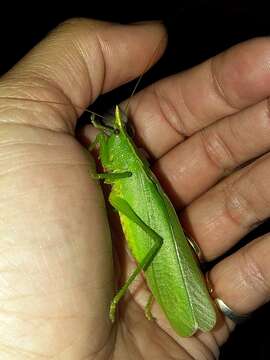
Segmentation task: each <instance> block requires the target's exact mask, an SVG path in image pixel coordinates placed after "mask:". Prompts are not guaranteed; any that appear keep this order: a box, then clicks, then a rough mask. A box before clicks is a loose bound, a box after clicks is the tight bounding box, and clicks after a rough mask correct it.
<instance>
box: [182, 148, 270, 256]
mask: <svg viewBox="0 0 270 360" xmlns="http://www.w3.org/2000/svg"><path fill="white" fill-rule="evenodd" d="M269 169H270V155H269V154H267V155H265V156H264V157H262V158H260V159H258V160H257V161H256V162H254V163H252V164H250V165H249V166H247V167H245V168H243V169H241V170H239V171H237V172H236V173H234V174H233V175H231V176H230V177H228V178H226V179H225V180H223V181H222V182H220V183H219V184H218V185H216V186H215V187H214V188H212V189H211V190H210V191H208V192H207V193H205V194H204V195H203V196H201V197H200V198H198V199H197V200H195V201H194V202H193V203H191V204H190V205H189V206H188V207H187V208H186V209H185V211H184V212H183V216H182V223H183V226H184V227H185V228H186V229H187V232H190V233H191V236H192V237H193V238H194V239H195V240H196V241H197V242H198V244H199V246H200V247H201V249H202V252H203V255H204V257H205V258H206V259H207V260H210V259H213V258H215V257H217V256H219V255H221V254H223V253H224V252H225V251H227V250H228V249H230V248H231V247H232V246H233V245H234V244H236V243H237V242H238V241H239V240H240V239H241V238H242V237H244V236H245V235H246V234H248V233H249V232H250V231H251V230H252V229H254V228H255V227H256V226H258V225H259V224H260V223H261V222H263V221H264V220H265V219H267V218H268V217H269V215H270V210H269V203H270V190H269V186H268V183H269V181H268V179H269V176H270V170H269Z"/></svg>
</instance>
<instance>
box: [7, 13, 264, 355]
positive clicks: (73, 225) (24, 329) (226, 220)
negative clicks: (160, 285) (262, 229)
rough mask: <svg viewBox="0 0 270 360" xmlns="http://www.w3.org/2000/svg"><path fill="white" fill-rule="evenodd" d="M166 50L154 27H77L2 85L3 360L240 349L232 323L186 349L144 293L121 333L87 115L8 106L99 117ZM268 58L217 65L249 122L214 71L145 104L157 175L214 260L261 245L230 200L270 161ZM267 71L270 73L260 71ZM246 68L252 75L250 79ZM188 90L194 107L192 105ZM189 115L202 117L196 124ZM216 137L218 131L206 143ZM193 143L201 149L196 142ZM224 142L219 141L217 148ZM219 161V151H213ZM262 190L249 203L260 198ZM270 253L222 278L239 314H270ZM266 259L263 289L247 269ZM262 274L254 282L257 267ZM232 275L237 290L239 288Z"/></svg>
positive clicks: (220, 286)
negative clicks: (107, 99) (113, 316)
mask: <svg viewBox="0 0 270 360" xmlns="http://www.w3.org/2000/svg"><path fill="white" fill-rule="evenodd" d="M163 36H164V30H163V29H162V27H161V26H159V25H153V24H152V25H150V24H148V25H140V26H139V25H134V26H130V27H126V26H118V25H110V24H105V23H102V22H96V21H84V20H83V21H71V22H69V23H66V24H65V25H64V26H61V27H60V28H59V29H58V30H56V31H55V32H53V33H51V34H50V35H49V37H48V39H46V40H45V41H44V42H42V43H41V44H40V45H39V46H38V47H36V48H35V49H34V50H33V51H32V52H31V53H30V54H29V55H28V56H27V57H26V58H25V59H23V60H22V61H21V62H20V63H19V64H17V65H16V67H14V69H12V70H11V71H10V72H9V73H7V74H6V75H5V76H4V77H2V79H1V83H0V97H2V98H3V100H1V103H0V109H1V112H0V119H1V122H2V124H1V137H0V138H1V145H2V151H1V155H2V157H1V160H2V164H1V165H2V166H1V168H2V171H3V174H2V178H1V204H2V207H1V223H2V226H1V230H2V231H1V236H2V239H1V245H2V252H3V254H4V256H2V259H1V260H0V266H1V267H2V277H1V280H2V281H1V289H2V292H1V293H2V323H3V324H5V326H4V327H2V332H1V339H2V350H1V351H2V353H3V356H5V358H7V359H8V358H20V359H29V358H33V359H39V358H42V357H44V356H47V357H55V358H57V359H78V358H88V359H92V358H93V359H97V358H100V359H103V358H104V359H107V358H109V357H113V356H114V358H115V359H122V358H123V359H124V358H128V357H129V358H131V357H132V356H133V358H134V359H136V358H138V357H139V356H140V354H144V355H145V356H148V357H149V358H155V357H157V356H159V357H162V358H170V357H172V356H178V357H179V356H182V357H183V358H187V359H188V358H190V356H194V357H195V358H197V359H200V358H202V357H203V356H206V357H208V358H211V356H212V355H211V354H212V353H214V354H217V352H218V346H217V344H219V345H220V344H222V343H223V342H224V341H225V340H226V338H227V336H228V333H229V330H228V326H231V323H230V322H225V321H223V319H221V320H220V322H219V324H218V326H217V328H216V329H215V330H214V332H213V333H212V334H197V335H196V336H195V337H193V338H190V339H179V338H177V339H176V338H174V336H175V335H174V334H173V333H172V332H171V331H170V330H168V328H167V324H165V323H163V322H159V323H153V322H149V321H148V320H146V319H145V318H144V313H143V311H142V310H141V308H140V307H139V306H138V305H137V303H136V301H137V300H138V303H139V302H140V300H141V297H142V296H141V295H140V292H139V293H136V296H134V298H132V299H129V301H128V302H127V301H124V302H123V304H124V305H125V308H124V311H122V312H121V313H120V319H119V322H118V323H117V324H116V325H115V326H112V324H111V323H110V322H109V319H108V306H109V303H110V301H111V299H112V296H113V290H114V286H113V284H114V274H113V262H112V250H111V240H110V229H109V225H108V221H107V217H106V209H105V205H104V201H103V196H102V192H101V189H100V188H99V187H98V186H97V184H96V182H95V181H93V180H92V179H91V178H90V177H89V168H90V169H92V170H93V169H94V161H93V160H92V158H91V156H90V155H88V154H87V153H86V152H85V151H84V149H83V147H82V146H81V145H80V143H79V142H78V141H77V140H76V139H75V138H74V135H75V134H74V128H75V124H76V119H77V117H78V115H79V114H80V113H79V110H78V108H77V107H75V106H74V107H73V111H71V107H68V106H67V107H65V106H56V105H52V104H49V103H45V102H42V103H37V102H27V101H19V100H7V99H6V100H5V97H12V96H13V97H21V98H33V99H35V100H42V101H46V100H49V101H58V102H62V103H67V102H70V103H72V104H75V105H78V106H79V107H80V108H85V107H86V106H87V105H88V104H89V103H90V102H93V101H94V100H95V99H96V98H97V96H98V95H99V94H101V93H103V92H105V91H109V90H110V89H112V88H114V87H117V86H119V85H120V84H122V83H123V82H126V81H128V80H131V79H132V78H134V77H136V76H138V75H139V74H140V72H141V71H143V70H144V68H145V66H146V65H147V61H148V59H149V58H150V57H151V55H152V54H153V51H154V49H155V47H156V45H157V43H158V42H159V40H160V39H162V38H163ZM268 48H269V45H268V40H256V41H252V42H251V43H250V44H243V45H241V46H240V47H239V48H238V50H233V51H232V52H231V53H230V52H228V53H227V55H225V56H224V55H223V56H222V57H220V58H218V60H215V61H216V63H215V66H216V67H217V68H216V74H219V76H221V79H223V78H224V80H222V81H221V82H222V84H223V82H224V84H225V85H224V87H223V89H224V91H225V89H226V92H225V93H226V96H229V99H230V101H231V102H232V103H233V104H234V106H239V111H237V112H236V111H235V109H234V108H233V107H231V106H229V105H227V104H226V103H225V102H224V99H223V98H222V97H221V96H220V93H219V92H218V91H216V89H218V88H217V87H215V86H213V84H214V82H213V81H212V78H211V77H210V74H211V73H210V72H209V70H210V69H211V67H210V66H209V63H206V64H203V65H201V66H200V67H197V68H196V69H193V70H190V71H188V72H185V73H183V74H180V75H179V76H177V77H175V78H169V79H165V80H163V81H162V82H160V83H159V84H157V85H155V86H154V87H150V88H149V89H147V90H145V91H144V92H142V93H140V94H138V95H137V96H136V97H134V98H133V99H132V102H131V107H130V110H131V116H132V118H133V121H134V124H135V127H136V133H137V140H138V142H140V143H141V145H143V146H144V147H145V148H146V149H147V150H148V152H149V153H151V155H152V156H153V157H154V158H156V163H155V164H154V165H153V169H154V171H155V172H156V173H157V174H158V175H159V176H160V179H161V181H162V183H163V185H164V187H166V190H168V191H170V188H171V189H173V190H172V191H171V192H170V194H171V198H172V199H173V201H174V204H175V206H176V207H177V208H178V209H180V208H182V207H183V205H185V206H186V208H185V210H184V212H183V215H182V219H183V223H184V224H185V226H186V228H187V229H188V230H189V231H190V232H191V233H192V235H193V237H194V238H195V239H196V240H197V242H198V243H199V245H200V246H201V247H202V250H203V253H204V256H205V257H206V259H213V258H214V257H215V256H218V255H219V254H221V253H222V252H224V251H225V250H226V249H228V248H229V247H230V246H232V245H233V244H234V243H235V242H236V241H238V240H239V239H240V237H242V236H243V235H244V234H245V233H246V232H247V231H249V228H248V226H247V225H245V226H242V225H241V224H242V223H243V221H242V220H243V219H246V218H248V219H250V221H251V220H252V216H251V215H252V214H249V216H246V217H245V213H243V211H242V212H241V211H240V212H239V215H238V216H236V215H237V209H240V210H241V209H242V208H241V206H240V205H241V203H239V204H240V205H239V207H237V206H235V207H232V209H234V210H235V212H234V213H233V214H236V215H235V219H236V221H234V222H233V221H232V220H231V219H234V217H233V216H232V214H231V212H228V211H227V212H226V211H225V210H224V209H225V208H224V202H225V201H224V198H222V194H226V195H227V196H226V199H230V198H231V199H237V196H239V193H240V194H241V195H242V192H241V191H240V190H242V191H243V189H242V187H241V186H243V185H242V182H243V181H247V180H244V178H243V177H241V175H238V174H239V173H238V172H237V171H236V166H238V165H239V164H240V163H244V162H245V161H246V160H245V159H251V158H253V157H254V156H259V155H260V154H262V153H264V152H265V151H267V116H266V114H267V112H266V110H265V108H264V106H265V104H266V101H265V100H264V99H265V98H266V97H267V90H268V89H267V79H268V78H267V76H269V75H268V72H267V67H266V63H267V60H268V55H269V50H268ZM255 50H256V51H255ZM247 54H248V55H247ZM142 55H144V56H142ZM246 56H247V57H248V59H249V63H248V64H247V65H246V67H244V66H243V64H242V61H243V60H242V59H246ZM156 57H158V54H156ZM134 58H136V61H134ZM252 59H253V61H252ZM258 63H263V64H265V67H263V66H260V67H259V68H257V66H256V65H257V64H258ZM239 67H241V74H240V75H239V76H238V77H237V69H239ZM251 69H252V71H251ZM233 70H234V72H233ZM256 70H257V73H256ZM224 73H225V74H227V73H229V75H228V76H225V75H222V74H224ZM232 73H233V74H232ZM251 73H252V76H251V75H250V74H251ZM236 77H237V79H236ZM202 88H203V89H204V91H202ZM169 89H171V90H169ZM180 89H181V90H182V94H184V98H185V101H184V102H183V101H181V96H179V91H180ZM174 91H176V92H177V94H178V95H176V93H175V92H174ZM203 93H204V94H205V96H204V97H203V96H202V94H203ZM161 94H162V96H160V95H161ZM196 94H199V95H200V96H196ZM182 99H183V98H182ZM179 100H180V101H179ZM195 100H196V101H195ZM168 102H169V103H171V104H172V105H173V106H172V107H171V109H172V108H173V109H176V113H174V112H172V111H169V109H168V108H167V107H166V108H165V109H166V111H164V106H166V104H168ZM256 103H257V105H255V104H256ZM188 104H189V105H188ZM253 104H254V105H253ZM251 105H253V106H251ZM250 106H251V107H250ZM256 106H257V108H254V109H253V107H256ZM161 109H163V111H162V112H161V111H160V110H161ZM188 109H192V114H193V115H191V112H189V111H188ZM76 111H77V113H76ZM250 111H253V112H252V113H251V114H253V113H254V114H255V113H256V114H257V116H258V118H259V120H260V121H258V123H255V122H254V121H253V122H252V120H253V118H252V116H251V115H250V114H249V112H250ZM165 114H166V118H165V117H164V115H165ZM179 114H181V116H180V117H179V116H178V115H179ZM254 114H253V115H254ZM226 116H228V117H227V118H226ZM232 118H233V119H235V123H236V124H238V126H239V128H238V129H239V136H244V138H243V139H242V138H241V139H242V140H241V141H242V146H243V148H242V147H241V156H240V157H239V158H238V157H236V155H235V153H236V152H237V150H239V149H238V148H237V147H236V146H237V142H236V141H235V140H234V139H235V138H234V137H233V136H232V135H231V134H230V133H229V129H230V128H229V125H228V124H231V125H232V120H230V119H232ZM179 119H181V121H180V120H179ZM219 119H222V120H221V121H218V120H219ZM192 121H193V123H192ZM210 123H211V124H212V125H211V126H212V127H210V128H209V129H207V130H206V129H205V130H203V131H201V129H204V128H205V127H206V125H209V124H210ZM192 124H193V125H192ZM222 124H223V125H222ZM251 125H252V130H253V131H252V134H254V135H253V136H254V139H255V140H257V142H256V141H255V140H254V142H253V143H251V144H254V145H252V147H251V146H250V148H249V147H248V145H249V143H248V141H246V143H245V144H243V143H244V141H243V140H244V139H246V138H247V137H250V136H252V134H251V132H250V130H249V129H250V127H251ZM242 126H244V127H243V128H242ZM254 127H256V129H254ZM174 129H176V130H177V131H176V130H174ZM224 129H225V130H224ZM232 129H233V128H232ZM195 130H196V131H198V132H197V133H196V134H194V133H195ZM240 130H241V133H240ZM244 130H245V131H244ZM217 131H219V132H220V134H219V136H220V137H221V136H223V135H224V137H225V136H227V137H226V138H225V139H226V141H227V142H228V145H227V146H228V148H226V149H230V150H228V151H229V153H230V154H231V153H232V155H233V156H232V157H226V154H227V152H226V151H225V152H224V151H223V147H222V142H219V139H221V138H220V137H217V135H216V133H217ZM260 131H261V133H260ZM242 132H244V134H243V135H242ZM161 133H162V134H163V135H162V138H161V137H160V134H161ZM183 134H184V135H185V136H189V138H188V139H184V137H183V136H182V135H183ZM193 134H194V135H193ZM259 134H261V137H262V138H261V140H260V141H258V137H259ZM85 135H90V136H91V135H92V129H89V128H88V129H85ZM205 139H210V140H209V142H207V141H204V140H205ZM211 139H214V140H215V139H216V140H215V142H214V141H213V142H210V141H211ZM222 139H223V138H222ZM229 139H231V140H230V141H229ZM262 139H264V141H265V142H264V145H262V142H263V141H262ZM183 140H185V141H183ZM233 141H234V142H233ZM227 142H226V144H227ZM203 144H204V145H203ZM205 144H213V145H211V146H210V145H208V147H207V146H205ZM215 144H216V145H215ZM219 144H221V145H220V146H219ZM244 145H246V147H247V148H245V147H244ZM202 146H203V147H202ZM205 147H206V149H210V150H211V149H212V151H203V150H201V149H204V148H205ZM190 149H192V150H191V152H190ZM245 149H246V150H245ZM244 150H245V151H244ZM189 153H191V154H192V161H191V158H190V156H188V154H189ZM209 154H210V155H212V157H211V156H210V157H209ZM223 154H224V155H223ZM237 156H238V154H237ZM209 158H210V159H211V160H210V161H209ZM232 159H233V160H234V162H232ZM230 161H231V162H230ZM266 161H267V157H264V159H263V160H261V162H258V164H257V165H256V163H255V164H254V165H253V168H254V169H253V170H252V171H251V170H248V169H249V168H244V169H242V170H240V171H246V172H247V174H248V176H247V178H249V177H250V176H253V177H254V178H255V179H254V183H255V184H257V182H260V186H261V184H264V181H265V177H266V171H267V166H266V165H265V162H266ZM263 164H264V165H263ZM249 167H250V165H249ZM224 168H225V169H226V170H228V169H229V170H230V172H231V173H234V174H233V175H230V177H228V178H226V180H224V182H223V183H222V182H221V183H220V184H219V185H217V186H215V184H216V182H217V180H220V179H221V178H222V176H223V175H224V174H225V172H224ZM262 168H263V169H265V173H262ZM171 169H173V170H174V171H170V170H171ZM204 169H207V171H206V170H204ZM207 172H208V173H207ZM252 174H253V175H252ZM194 175H196V176H194ZM233 179H236V180H237V182H234V181H232V180H233ZM255 180H256V181H255ZM226 182H227V183H226ZM222 184H224V185H223V187H222ZM226 184H228V186H227V185H226ZM232 184H234V187H233V186H232ZM235 184H238V187H237V186H236V185H235ZM168 185H169V186H168ZM218 186H219V187H220V186H221V187H222V188H221V189H220V188H218ZM226 186H227V187H226ZM224 188H225V190H226V191H225V190H224ZM210 189H211V191H210ZM228 189H229V190H228ZM238 189H239V190H238ZM251 190H252V189H251ZM251 190H250V191H248V192H247V195H252V194H253V193H252V191H251ZM265 190H267V188H266V189H265ZM230 191H231V192H230ZM230 194H232V196H231V197H229V195H230ZM266 194H267V193H266ZM253 195H254V194H253ZM242 196H243V195H242ZM195 199H196V200H195ZM241 199H242V197H241ZM229 203H230V202H228V204H229ZM231 203H233V204H234V203H235V202H233V201H231ZM253 203H254V207H255V209H259V211H260V216H261V218H262V219H263V218H264V217H266V215H262V214H261V211H262V210H264V211H265V212H267V208H266V206H265V204H264V203H263V204H262V202H261V200H260V199H257V198H253ZM222 206H223V207H222ZM218 210H219V211H218ZM222 210H224V211H222ZM265 212H264V213H263V214H265ZM240 215H242V216H240ZM246 215H248V212H247V213H246ZM238 219H239V221H238V222H237V220H238ZM230 221H231V222H230ZM251 222H252V221H251ZM249 226H250V225H249ZM225 227H226V230H228V231H226V232H225V231H224V228H225ZM228 234H229V235H230V236H228ZM221 240H222V244H221ZM266 241H267V239H264V240H259V241H257V242H256V243H254V244H253V245H251V246H249V247H248V248H247V250H244V249H243V250H242V251H245V253H246V254H251V256H250V255H248V256H246V255H244V256H243V254H242V255H241V253H240V255H234V257H232V258H229V259H226V260H224V261H222V262H221V263H220V264H218V265H217V266H216V267H215V268H214V269H213V271H212V272H211V280H212V282H213V284H214V287H215V290H216V292H217V294H218V295H219V297H221V298H222V299H223V300H224V301H225V302H226V303H227V304H228V305H230V306H231V307H232V308H233V309H234V310H235V311H238V312H247V311H252V310H254V309H255V308H256V307H258V306H260V305H261V304H262V303H263V302H264V301H266V300H267V293H266V292H265V293H263V292H261V293H259V294H258V293H255V291H254V290H253V289H252V287H251V285H250V284H258V286H259V285H261V284H264V283H266V281H265V282H263V281H261V279H264V278H265V279H267V277H266V275H267V273H266V272H267V261H266V260H267V259H266V256H264V257H263V255H262V254H265V253H266V250H265V248H266ZM258 252H259V256H260V259H261V260H264V261H263V264H265V265H264V266H262V267H261V269H262V271H261V272H260V275H261V276H260V277H256V276H255V277H254V275H256V274H257V273H256V272H248V273H247V274H246V273H245V267H241V266H239V259H242V258H243V259H247V263H246V264H247V265H249V261H250V262H251V265H253V264H254V262H252V260H253V261H254V257H253V256H252V254H254V253H255V254H256V253H258ZM235 257H236V258H235ZM255 260H256V259H255ZM242 261H243V263H244V260H242ZM240 264H241V263H240ZM256 264H257V263H256ZM260 264H261V263H260ZM247 265H245V266H247ZM236 267H237V271H236ZM128 268H129V266H127V269H128ZM248 269H253V268H252V267H249V266H248ZM256 269H257V268H255V270H256ZM243 274H246V276H244V275H243ZM230 275H233V276H234V277H235V278H233V279H231V278H230ZM262 275H264V277H263V276H262ZM243 279H244V280H245V281H243ZM236 280H238V282H237V281H236ZM255 280H257V282H256V281H255ZM239 284H240V285H239ZM233 285H234V286H233ZM141 293H142V291H141ZM261 295H262V296H261ZM134 299H135V301H134ZM239 299H241V300H242V301H241V302H240V301H239ZM245 300H246V301H245ZM241 304H242V305H241ZM155 311H156V312H158V309H156V310H155ZM228 324H229V325H228ZM62 329H64V331H63V330H62ZM175 339H176V341H175ZM1 355H2V354H1Z"/></svg>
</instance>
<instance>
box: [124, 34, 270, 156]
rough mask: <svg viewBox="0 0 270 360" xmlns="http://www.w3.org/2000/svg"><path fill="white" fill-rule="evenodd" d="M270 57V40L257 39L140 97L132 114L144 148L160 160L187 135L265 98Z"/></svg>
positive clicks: (224, 53)
mask: <svg viewBox="0 0 270 360" xmlns="http://www.w3.org/2000/svg"><path fill="white" fill-rule="evenodd" d="M269 57H270V41H269V38H258V39H252V40H249V41H247V42H244V43H242V44H239V45H237V46H234V47H232V48H230V49H229V50H227V51H225V52H223V53H221V54H219V55H217V56H215V57H213V58H212V59H210V60H208V61H206V62H204V63H202V64H200V65H198V66H196V67H194V68H192V69H190V70H188V71H185V72H183V73H180V74H178V75H175V76H171V77H168V78H166V79H164V80H161V81H159V82H158V83H156V84H154V86H150V87H148V88H147V89H145V90H144V91H142V92H140V93H138V94H137V96H135V97H134V98H133V100H132V103H131V107H130V115H131V117H132V119H134V123H135V129H136V133H137V134H138V139H139V141H140V145H142V146H144V147H145V148H146V149H147V150H148V152H149V153H151V154H152V156H153V157H155V158H159V157H161V156H162V155H164V154H165V153H166V152H167V151H168V150H170V149H171V148H173V147H174V146H175V145H176V144H177V143H179V142H181V141H183V140H184V139H185V137H187V136H191V135H192V134H194V133H195V132H197V131H199V130H201V129H203V128H205V127H206V126H208V125H210V124H212V123H213V122H215V121H216V120H218V119H220V118H222V117H225V116H228V115H231V114H234V113H237V112H238V111H239V110H241V109H244V108H246V107H248V106H251V105H253V104H256V103H258V102H259V101H262V100H263V99H265V98H266V97H267V96H268V95H269V91H270V85H269V84H270V68H269ZM161 134H162V136H160V135H161Z"/></svg>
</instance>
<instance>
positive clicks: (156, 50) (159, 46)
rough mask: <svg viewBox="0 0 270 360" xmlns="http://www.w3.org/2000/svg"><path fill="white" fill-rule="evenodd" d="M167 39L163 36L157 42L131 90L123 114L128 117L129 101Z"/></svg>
mask: <svg viewBox="0 0 270 360" xmlns="http://www.w3.org/2000/svg"><path fill="white" fill-rule="evenodd" d="M166 38H167V35H165V36H164V37H162V39H161V40H160V41H159V43H158V45H157V46H156V48H155V49H154V52H153V54H152V56H151V57H150V59H149V61H148V62H147V64H146V66H145V68H144V71H143V72H142V73H141V75H140V76H139V78H138V80H137V82H136V84H135V86H134V88H133V90H132V93H131V95H130V97H129V99H128V101H127V104H126V107H125V110H124V112H125V114H126V115H128V109H129V106H130V101H131V99H132V97H133V96H134V94H135V92H136V90H137V89H138V87H139V84H140V82H141V80H142V78H143V76H144V75H145V73H146V72H147V71H148V70H149V69H150V68H151V66H152V65H153V60H154V58H155V57H156V55H157V53H158V52H159V50H160V48H161V45H162V43H163V41H164V40H165V39H166Z"/></svg>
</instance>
